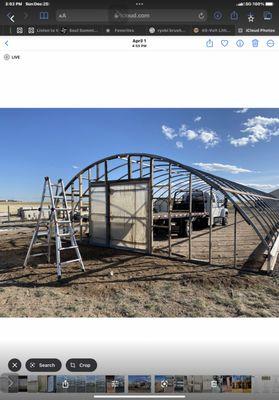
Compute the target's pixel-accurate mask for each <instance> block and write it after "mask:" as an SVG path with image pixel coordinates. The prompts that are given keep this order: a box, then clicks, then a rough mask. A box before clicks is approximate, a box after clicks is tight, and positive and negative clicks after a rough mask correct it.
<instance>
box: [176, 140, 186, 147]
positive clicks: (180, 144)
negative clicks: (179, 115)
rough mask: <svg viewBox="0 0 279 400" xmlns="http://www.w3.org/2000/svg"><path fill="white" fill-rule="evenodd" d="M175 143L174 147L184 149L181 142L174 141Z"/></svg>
mask: <svg viewBox="0 0 279 400" xmlns="http://www.w3.org/2000/svg"><path fill="white" fill-rule="evenodd" d="M175 145H176V147H177V148H178V149H184V145H183V143H182V142H179V141H178V142H176V143H175Z"/></svg>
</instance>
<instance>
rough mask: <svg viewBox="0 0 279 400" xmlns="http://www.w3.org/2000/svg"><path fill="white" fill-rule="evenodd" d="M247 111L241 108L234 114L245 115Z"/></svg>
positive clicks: (247, 109)
mask: <svg viewBox="0 0 279 400" xmlns="http://www.w3.org/2000/svg"><path fill="white" fill-rule="evenodd" d="M247 111H249V108H241V109H240V110H236V111H235V113H236V114H246V113H247Z"/></svg>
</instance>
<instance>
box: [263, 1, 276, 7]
mask: <svg viewBox="0 0 279 400" xmlns="http://www.w3.org/2000/svg"><path fill="white" fill-rule="evenodd" d="M273 5H274V3H273V1H267V2H266V3H265V6H266V7H273Z"/></svg>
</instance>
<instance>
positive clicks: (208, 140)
mask: <svg viewBox="0 0 279 400" xmlns="http://www.w3.org/2000/svg"><path fill="white" fill-rule="evenodd" d="M162 133H163V134H164V136H165V137H166V138H167V139H168V140H173V139H174V138H176V137H181V138H185V139H187V140H188V141H193V140H199V141H200V142H202V143H203V144H204V145H205V148H209V147H214V146H216V145H217V144H218V143H219V142H220V137H219V136H218V134H217V133H216V132H214V131H213V130H211V129H199V130H197V131H196V130H193V129H188V128H187V126H186V125H185V124H183V125H181V127H180V128H179V130H178V131H177V132H176V130H175V129H173V128H171V127H169V126H166V125H162ZM180 143H182V142H181V141H180Z"/></svg>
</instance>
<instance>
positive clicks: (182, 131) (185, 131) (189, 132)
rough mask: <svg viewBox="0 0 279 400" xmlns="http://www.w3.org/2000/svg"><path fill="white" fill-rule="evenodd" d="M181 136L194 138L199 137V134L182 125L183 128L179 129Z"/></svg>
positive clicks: (189, 138)
mask: <svg viewBox="0 0 279 400" xmlns="http://www.w3.org/2000/svg"><path fill="white" fill-rule="evenodd" d="M179 136H180V137H186V138H187V139H188V140H194V139H197V137H198V136H199V135H198V134H197V132H195V131H193V130H191V129H187V127H186V125H181V128H180V129H179Z"/></svg>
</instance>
